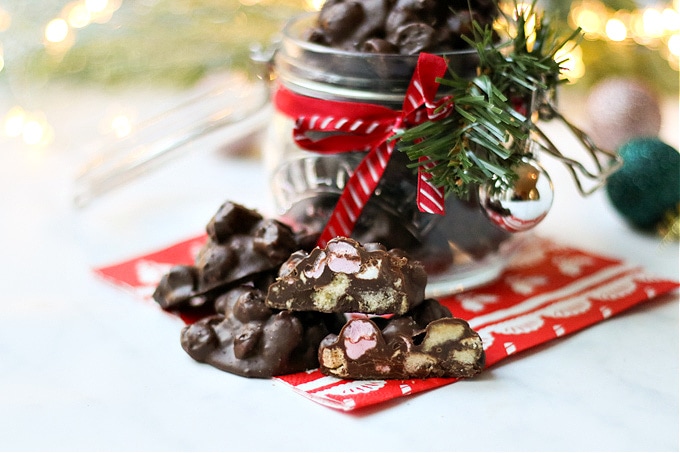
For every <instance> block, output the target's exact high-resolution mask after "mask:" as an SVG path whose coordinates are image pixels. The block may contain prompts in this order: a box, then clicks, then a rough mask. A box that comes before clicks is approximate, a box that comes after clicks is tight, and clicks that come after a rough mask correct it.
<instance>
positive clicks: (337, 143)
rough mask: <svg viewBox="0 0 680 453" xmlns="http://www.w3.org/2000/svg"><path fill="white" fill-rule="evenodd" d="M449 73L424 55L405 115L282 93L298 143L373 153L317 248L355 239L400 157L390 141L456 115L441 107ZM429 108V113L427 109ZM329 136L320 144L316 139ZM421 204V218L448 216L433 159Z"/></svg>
mask: <svg viewBox="0 0 680 453" xmlns="http://www.w3.org/2000/svg"><path fill="white" fill-rule="evenodd" d="M446 69H447V64H446V60H444V59H443V58H442V57H439V56H436V55H432V54H426V53H421V54H420V56H419V58H418V63H417V65H416V69H415V71H414V73H413V76H412V78H411V82H410V83H409V86H408V88H407V90H406V95H405V97H404V102H403V106H402V110H401V111H397V110H392V109H389V108H387V107H383V106H380V105H376V104H368V103H357V102H343V101H330V100H324V99H318V98H310V97H306V96H302V95H299V94H296V93H293V92H291V91H289V90H286V89H285V88H283V87H281V88H279V89H278V90H277V92H276V93H275V96H274V103H275V105H276V107H277V109H278V110H279V111H281V112H283V113H285V114H287V115H288V116H290V117H293V118H296V122H295V127H294V129H293V139H294V140H295V142H296V143H297V145H298V146H299V147H300V148H302V149H305V150H308V151H316V152H319V153H342V152H350V151H367V152H368V154H367V155H366V157H365V158H364V159H363V160H362V161H361V162H360V163H359V165H358V166H357V167H356V169H355V170H354V172H353V173H352V175H351V177H350V179H349V181H348V182H347V184H346V185H345V188H344V190H343V192H342V194H341V195H340V199H339V200H338V203H337V205H336V206H335V209H334V210H333V212H332V213H331V216H330V218H329V220H328V222H327V223H326V227H325V228H324V231H323V232H322V233H321V236H320V237H319V239H318V242H317V245H319V246H320V247H325V245H326V243H327V242H328V241H329V240H331V239H333V238H334V237H336V236H349V235H350V234H351V233H352V231H353V230H354V226H355V225H356V222H357V220H358V218H359V216H360V214H361V212H362V210H363V208H364V206H365V205H366V203H367V202H368V199H369V198H370V197H371V195H372V194H373V192H374V190H375V188H376V187H377V185H378V183H379V182H380V179H381V178H382V175H383V173H384V171H385V168H386V167H387V163H388V161H389V159H390V157H391V155H392V152H393V151H394V147H395V144H396V140H394V139H392V140H391V139H390V138H391V137H392V136H394V135H395V134H396V133H397V132H399V131H400V130H401V129H403V128H405V127H412V126H415V125H418V124H420V123H422V122H424V121H425V120H438V119H441V118H444V117H446V116H448V115H449V114H450V113H451V110H452V109H453V105H452V103H451V102H449V101H450V98H449V97H445V98H442V99H440V100H439V101H435V96H436V94H437V89H438V88H439V83H438V82H437V80H436V79H437V78H438V77H442V76H444V74H445V72H446ZM423 107H424V108H423ZM318 132H321V133H324V134H322V137H321V138H319V139H314V138H312V136H313V134H312V135H310V133H318ZM420 162H421V166H420V167H419V169H418V194H417V198H416V203H417V205H418V209H419V210H420V211H421V212H427V213H432V214H444V191H443V190H442V189H441V188H439V187H435V186H433V185H432V184H431V183H430V174H429V173H428V172H427V167H428V166H430V165H428V159H427V158H421V159H420Z"/></svg>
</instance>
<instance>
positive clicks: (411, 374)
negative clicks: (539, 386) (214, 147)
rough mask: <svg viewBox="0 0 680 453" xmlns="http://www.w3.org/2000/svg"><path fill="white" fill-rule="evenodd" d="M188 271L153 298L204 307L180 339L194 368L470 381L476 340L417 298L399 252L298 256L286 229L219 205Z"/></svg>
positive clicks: (419, 279)
mask: <svg viewBox="0 0 680 453" xmlns="http://www.w3.org/2000/svg"><path fill="white" fill-rule="evenodd" d="M206 230H207V232H208V237H209V239H208V241H207V242H206V244H205V246H204V247H203V249H202V250H201V252H200V253H199V254H198V256H197V258H196V260H195V264H194V265H181V266H176V267H174V268H172V269H171V270H170V271H169V272H168V273H167V274H166V275H165V276H164V277H163V278H162V280H161V282H160V283H159V285H158V287H157V288H156V291H155V293H154V299H155V300H156V301H157V302H158V303H159V304H160V305H161V307H163V308H164V309H166V310H172V311H182V310H185V311H191V310H196V309H197V308H198V307H202V308H203V309H205V308H210V310H209V311H208V314H206V315H205V316H203V317H202V318H200V319H199V320H198V321H196V322H194V323H193V324H190V325H188V326H186V327H185V328H184V329H183V330H182V334H181V344H182V347H183V348H184V350H185V351H186V352H187V353H188V354H189V355H190V356H191V357H193V358H194V359H195V360H197V361H199V362H205V363H208V364H210V365H212V366H215V367H216V368H219V369H221V370H224V371H228V372H231V373H235V374H238V375H242V376H247V377H261V378H264V377H271V376H276V375H282V374H288V373H295V372H300V371H304V370H307V369H313V368H317V367H319V368H320V369H321V371H322V372H323V373H325V374H328V375H333V376H338V377H342V378H352V379H379V378H383V379H389V378H397V379H406V378H425V377H434V376H437V377H444V376H447V377H470V376H473V375H475V374H477V373H479V372H480V371H482V369H483V367H484V350H483V347H482V342H481V339H480V338H479V336H478V335H477V333H475V332H474V331H473V330H471V329H470V327H469V326H468V324H467V323H466V322H465V321H464V320H461V319H457V318H453V317H452V315H451V312H450V311H449V310H448V309H447V308H445V307H444V306H442V305H441V304H439V302H437V301H436V300H433V299H425V297H424V293H425V285H426V283H427V274H426V273H425V270H424V268H423V266H422V265H421V264H420V263H419V262H417V261H412V260H409V259H408V257H406V256H405V255H404V254H403V253H402V252H400V251H398V250H386V249H385V248H384V247H383V246H382V245H380V244H375V243H374V244H365V245H361V244H360V243H358V242H357V241H355V240H353V239H349V238H336V239H334V240H332V241H330V242H329V243H328V245H327V246H326V247H325V248H323V249H321V248H317V247H315V248H313V249H311V250H306V249H305V248H304V246H303V243H304V242H305V241H304V240H299V238H298V237H297V236H296V234H295V233H294V232H293V230H292V229H291V228H290V227H289V226H287V225H285V224H283V223H281V222H279V221H277V220H272V219H265V218H263V217H262V216H261V215H260V214H259V213H257V212H256V211H253V210H250V209H247V208H245V207H243V206H240V205H238V204H235V203H232V202H227V203H225V204H224V205H222V206H221V207H220V209H219V210H218V212H217V213H216V214H215V216H214V217H213V218H212V219H211V220H210V222H209V223H208V225H207V228H206Z"/></svg>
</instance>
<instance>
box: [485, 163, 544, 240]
mask: <svg viewBox="0 0 680 453" xmlns="http://www.w3.org/2000/svg"><path fill="white" fill-rule="evenodd" d="M514 171H515V173H516V174H517V176H518V178H517V180H516V181H515V183H514V184H513V186H512V187H510V188H508V189H505V190H497V189H495V190H494V188H493V187H492V186H490V185H483V186H481V187H480V188H479V203H480V205H481V207H482V209H483V211H484V213H485V214H486V215H487V217H488V218H489V219H490V220H491V221H492V222H493V223H495V224H496V225H498V226H499V227H501V228H502V229H504V230H506V231H509V232H512V233H516V232H521V231H526V230H529V229H531V228H533V227H535V226H536V225H538V224H539V223H540V222H541V220H543V219H544V218H545V216H546V215H547V214H548V211H550V207H551V206H552V202H553V198H554V191H553V184H552V181H551V180H550V176H549V175H548V173H547V172H546V171H545V169H544V168H543V167H541V165H540V164H539V163H538V162H536V161H535V160H533V159H525V160H524V161H523V162H522V163H521V164H520V165H518V166H517V167H515V168H514Z"/></svg>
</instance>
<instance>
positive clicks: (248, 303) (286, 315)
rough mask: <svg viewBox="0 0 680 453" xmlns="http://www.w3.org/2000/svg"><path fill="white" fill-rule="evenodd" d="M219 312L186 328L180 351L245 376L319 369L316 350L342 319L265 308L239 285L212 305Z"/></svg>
mask: <svg viewBox="0 0 680 453" xmlns="http://www.w3.org/2000/svg"><path fill="white" fill-rule="evenodd" d="M216 307H218V311H219V312H220V314H218V315H215V316H210V317H207V318H203V319H201V320H199V321H198V322H196V323H194V324H191V325H188V326H185V327H184V328H183V329H182V333H181V344H182V348H183V349H184V350H185V351H186V352H187V353H188V354H189V355H190V356H191V357H192V358H193V359H194V360H196V361H198V362H203V363H207V364H209V365H212V366H214V367H215V368H218V369H220V370H223V371H227V372H230V373H233V374H238V375H240V376H245V377H257V378H268V377H272V376H277V375H282V374H288V373H296V372H300V371H304V370H307V369H312V368H316V367H317V366H318V355H317V354H318V346H319V343H320V342H321V340H322V339H323V338H324V337H325V336H327V335H328V334H329V333H332V332H337V331H338V330H339V328H340V326H341V325H342V322H344V317H342V316H341V315H336V314H323V313H308V312H299V313H293V312H289V311H279V310H274V309H270V308H268V307H267V306H266V305H265V304H264V294H263V293H262V292H261V291H260V290H258V289H255V288H252V287H245V286H240V287H237V288H235V289H232V290H230V291H227V292H226V293H224V294H223V295H222V296H220V297H219V298H218V300H217V301H216Z"/></svg>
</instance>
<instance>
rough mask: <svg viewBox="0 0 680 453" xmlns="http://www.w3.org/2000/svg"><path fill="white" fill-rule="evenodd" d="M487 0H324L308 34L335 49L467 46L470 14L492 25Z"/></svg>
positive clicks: (406, 51) (407, 51)
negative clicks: (465, 38)
mask: <svg viewBox="0 0 680 453" xmlns="http://www.w3.org/2000/svg"><path fill="white" fill-rule="evenodd" d="M497 14H498V11H497V10H496V7H495V3H494V2H493V1H491V0H470V1H467V0H453V1H452V0H364V1H351V0H328V1H327V2H326V3H325V4H324V5H323V7H322V8H321V11H320V12H319V18H318V22H317V25H316V27H315V28H313V29H311V30H309V31H308V33H307V36H306V39H308V40H309V41H311V42H315V43H317V44H322V45H326V46H330V47H334V48H338V49H343V50H349V51H360V52H370V53H384V54H388V53H389V54H402V55H416V54H418V53H419V52H423V51H428V52H450V51H453V50H459V49H463V48H468V47H469V45H468V44H467V43H466V42H465V41H464V40H463V39H462V36H468V37H472V26H471V25H472V19H475V20H476V21H477V22H478V23H479V24H480V25H481V26H482V27H484V26H486V25H491V24H492V23H493V21H494V19H495V18H496V16H497Z"/></svg>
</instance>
